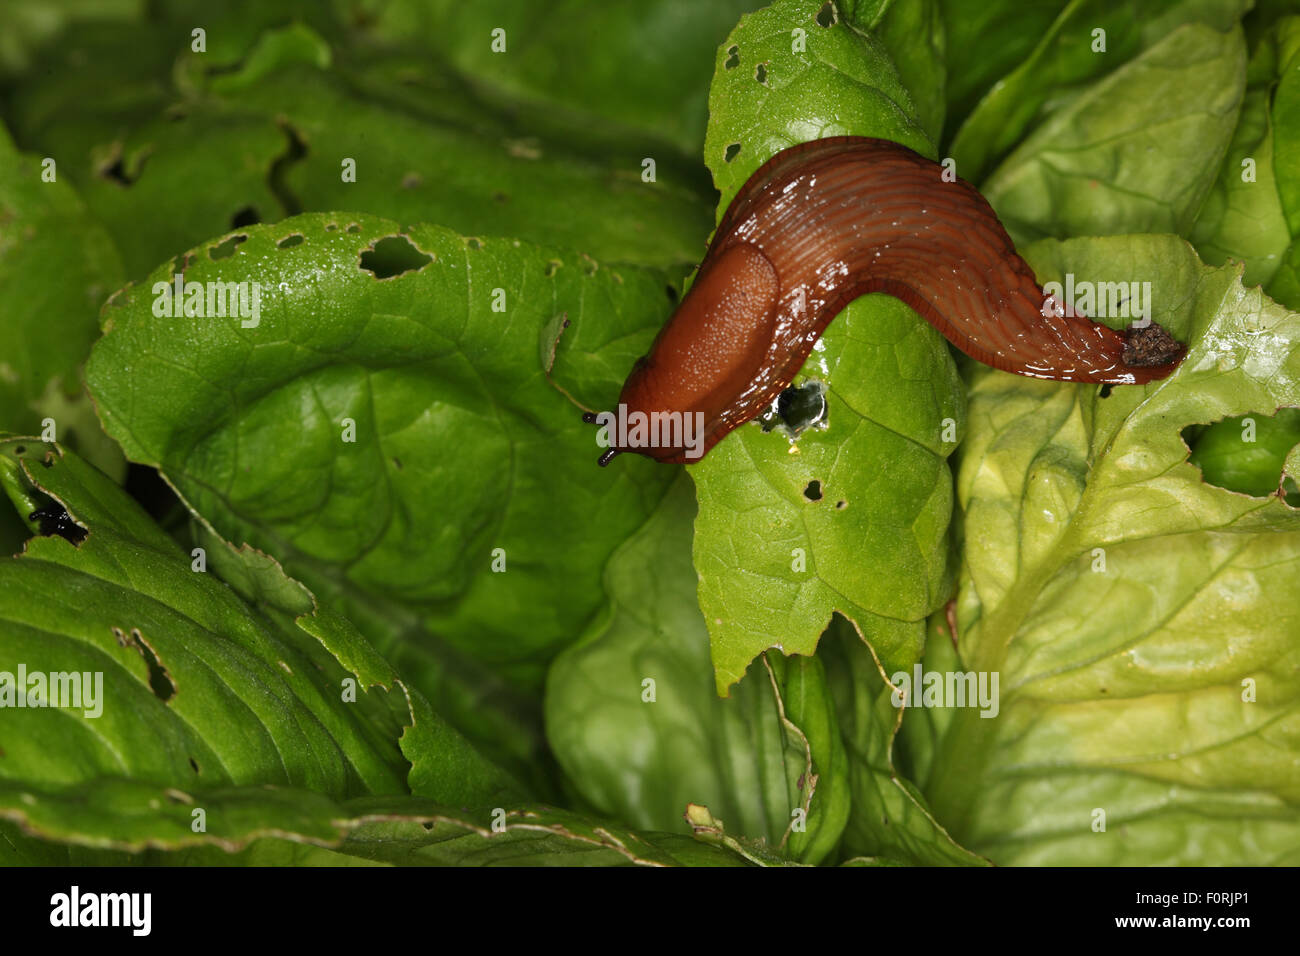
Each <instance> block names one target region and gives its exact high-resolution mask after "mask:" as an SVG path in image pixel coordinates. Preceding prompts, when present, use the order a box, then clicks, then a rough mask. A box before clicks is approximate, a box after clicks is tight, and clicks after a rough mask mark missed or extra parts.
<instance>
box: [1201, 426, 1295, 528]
mask: <svg viewBox="0 0 1300 956" xmlns="http://www.w3.org/2000/svg"><path fill="white" fill-rule="evenodd" d="M1182 438H1183V441H1184V442H1185V443H1186V444H1187V447H1188V449H1189V454H1188V456H1187V460H1188V461H1190V462H1191V463H1192V464H1193V465H1195V466H1196V467H1197V468H1199V469H1200V470H1201V478H1202V480H1204V481H1205V483H1206V484H1210V485H1215V486H1216V487H1219V488H1225V489H1227V490H1228V491H1235V492H1237V493H1239V494H1243V495H1250V496H1252V497H1256V498H1266V497H1269V496H1273V495H1276V496H1279V497H1282V498H1284V499H1285V500H1286V502H1287V504H1289V505H1291V506H1292V507H1300V488H1298V487H1297V485H1296V477H1297V476H1296V475H1291V474H1285V473H1284V469H1285V467H1286V459H1287V455H1288V454H1290V452H1291V451H1292V449H1294V448H1296V446H1297V445H1300V408H1280V409H1278V410H1277V413H1276V414H1274V415H1266V414H1264V413H1263V412H1251V413H1250V414H1249V415H1240V416H1237V417H1234V418H1225V419H1222V420H1220V421H1217V422H1214V423H1212V424H1209V425H1188V426H1187V427H1186V428H1184V429H1183V430H1182Z"/></svg>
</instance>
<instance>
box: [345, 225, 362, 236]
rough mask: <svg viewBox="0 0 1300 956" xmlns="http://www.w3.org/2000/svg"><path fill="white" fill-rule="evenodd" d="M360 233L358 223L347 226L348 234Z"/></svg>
mask: <svg viewBox="0 0 1300 956" xmlns="http://www.w3.org/2000/svg"><path fill="white" fill-rule="evenodd" d="M360 231H361V226H360V225H359V224H358V223H355V222H354V223H353V224H352V225H350V226H348V232H350V233H353V234H356V233H358V232H360Z"/></svg>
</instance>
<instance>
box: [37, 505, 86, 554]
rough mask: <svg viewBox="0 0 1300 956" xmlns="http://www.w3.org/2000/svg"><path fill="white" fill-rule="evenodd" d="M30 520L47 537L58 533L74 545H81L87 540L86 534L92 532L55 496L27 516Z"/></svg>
mask: <svg viewBox="0 0 1300 956" xmlns="http://www.w3.org/2000/svg"><path fill="white" fill-rule="evenodd" d="M27 520H28V521H35V522H36V523H37V526H38V527H39V529H40V530H39V532H38V533H39V534H40V535H41V536H42V537H45V538H52V537H54V536H55V535H58V536H59V537H60V538H62V539H63V540H64V541H68V542H70V543H72V544H74V545H78V546H80V545H81V542H83V541H85V540H86V535H88V534H90V532H89V531H88V530H87V529H86V528H83V527H82V526H81V525H79V524H77V522H76V521H74V520H73V519H72V515H70V514H68V509H67V508H65V507H63V505H61V504H59V502H57V501H55V500H54V499H53V498H51V499H50V500H49V503H48V504H45V505H42V506H41V507H40V508H37V509H36V510H35V511H33V512H32V513H31V514H29V515H28V516H27Z"/></svg>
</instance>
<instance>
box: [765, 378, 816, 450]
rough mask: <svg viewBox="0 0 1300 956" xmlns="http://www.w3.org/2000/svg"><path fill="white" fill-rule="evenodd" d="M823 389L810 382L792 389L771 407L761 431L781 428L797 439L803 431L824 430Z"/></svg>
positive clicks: (793, 386) (781, 395)
mask: <svg viewBox="0 0 1300 956" xmlns="http://www.w3.org/2000/svg"><path fill="white" fill-rule="evenodd" d="M827 410H828V409H827V405H826V386H825V385H824V384H822V383H821V382H819V381H817V380H815V379H812V380H809V381H807V382H804V383H803V384H802V385H791V386H790V387H789V388H787V389H785V390H784V391H782V392H781V394H780V395H778V396H777V397H776V401H775V402H773V403H772V407H771V408H769V409H768V411H767V413H766V414H764V416H763V418H762V424H763V431H765V432H770V431H771V430H772V429H774V428H776V427H777V426H781V427H783V428H785V429H786V431H787V432H788V433H789V434H790V435H791V436H792V437H797V436H798V435H799V433H800V432H802V431H803V430H804V429H806V428H814V427H825V424H826V413H827Z"/></svg>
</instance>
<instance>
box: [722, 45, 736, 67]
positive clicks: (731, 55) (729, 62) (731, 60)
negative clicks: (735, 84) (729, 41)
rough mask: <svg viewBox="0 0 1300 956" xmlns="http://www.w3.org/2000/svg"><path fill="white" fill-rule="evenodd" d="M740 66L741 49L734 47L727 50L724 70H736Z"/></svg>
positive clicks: (723, 65)
mask: <svg viewBox="0 0 1300 956" xmlns="http://www.w3.org/2000/svg"><path fill="white" fill-rule="evenodd" d="M738 66H740V47H738V46H733V47H730V48H728V50H727V59H726V61H725V62H724V63H723V64H722V68H723V69H724V70H734V69H735V68H736V67H738Z"/></svg>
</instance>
